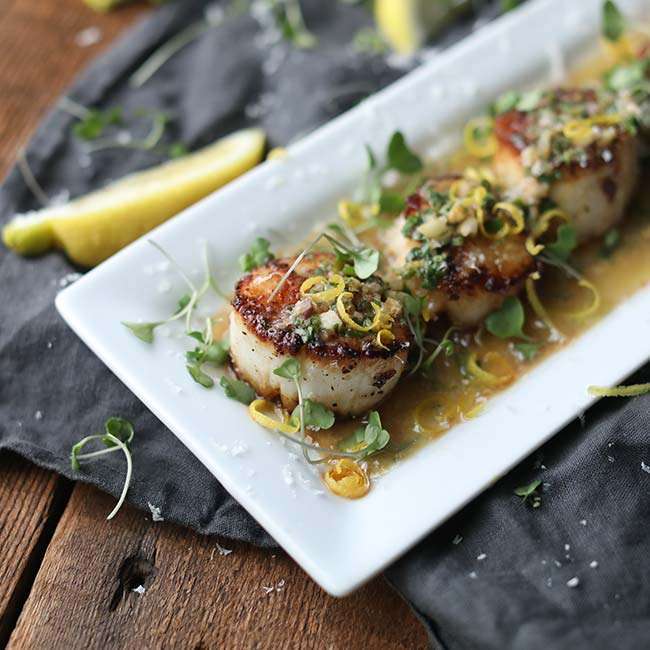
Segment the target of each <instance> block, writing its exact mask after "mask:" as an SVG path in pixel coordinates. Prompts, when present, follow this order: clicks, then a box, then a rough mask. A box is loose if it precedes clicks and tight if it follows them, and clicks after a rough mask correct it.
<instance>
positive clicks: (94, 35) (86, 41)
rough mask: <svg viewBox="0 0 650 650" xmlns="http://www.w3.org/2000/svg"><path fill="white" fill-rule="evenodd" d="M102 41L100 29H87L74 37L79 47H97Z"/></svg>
mask: <svg viewBox="0 0 650 650" xmlns="http://www.w3.org/2000/svg"><path fill="white" fill-rule="evenodd" d="M101 40H102V30H101V29H100V28H99V27H86V29H82V30H81V31H80V32H77V33H76V34H75V37H74V43H75V45H76V46H77V47H90V46H91V45H97V43H99V42H100V41H101Z"/></svg>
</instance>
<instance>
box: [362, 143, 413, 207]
mask: <svg viewBox="0 0 650 650" xmlns="http://www.w3.org/2000/svg"><path fill="white" fill-rule="evenodd" d="M366 153H367V156H368V171H367V172H366V177H365V180H364V183H363V185H362V187H361V192H360V196H359V199H360V200H361V201H363V202H365V203H370V204H375V203H376V204H378V205H379V209H380V211H381V212H382V213H386V214H398V213H399V212H401V211H402V209H403V208H404V201H405V199H404V197H406V196H408V195H409V194H412V193H413V192H414V191H415V189H417V187H418V185H419V184H420V183H421V172H422V169H423V167H424V165H423V164H422V160H421V159H420V157H419V156H418V155H417V154H416V153H415V152H414V151H413V150H412V149H411V148H410V147H409V146H408V144H407V142H406V138H405V137H404V134H403V133H402V132H401V131H395V133H393V135H392V136H391V138H390V140H389V142H388V146H387V148H386V156H385V158H386V162H385V164H384V165H380V164H379V163H378V161H377V156H376V155H375V152H374V151H373V150H372V148H371V147H370V146H369V145H366ZM390 170H393V171H397V172H399V173H400V174H403V175H405V176H412V178H411V179H410V181H409V183H408V184H407V186H406V187H405V188H404V190H403V192H402V193H401V194H398V193H397V192H391V191H388V190H385V189H384V188H383V186H382V182H381V179H382V176H383V175H384V173H385V172H387V171H390Z"/></svg>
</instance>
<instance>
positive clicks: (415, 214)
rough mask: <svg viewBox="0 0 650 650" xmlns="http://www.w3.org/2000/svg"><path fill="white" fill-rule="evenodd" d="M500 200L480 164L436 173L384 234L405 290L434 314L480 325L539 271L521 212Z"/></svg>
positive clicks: (429, 314) (427, 311)
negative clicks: (466, 170)
mask: <svg viewBox="0 0 650 650" xmlns="http://www.w3.org/2000/svg"><path fill="white" fill-rule="evenodd" d="M497 198H498V190H497V189H496V188H495V187H493V186H492V184H491V183H490V180H489V179H488V178H487V177H485V175H482V174H481V173H479V172H476V171H475V170H470V172H469V173H466V174H465V175H463V176H445V177H441V178H435V179H432V180H431V181H429V182H428V183H426V184H425V185H424V186H423V187H422V188H421V189H420V190H419V191H418V192H417V193H415V194H414V195H412V196H411V197H409V199H408V200H407V205H406V209H405V211H404V213H403V214H402V215H401V216H400V217H399V218H398V219H397V220H396V223H395V225H394V226H393V227H392V228H391V229H390V230H389V231H388V232H387V234H386V236H385V242H386V251H387V256H388V257H389V259H390V262H391V264H393V265H395V266H399V267H401V269H402V275H403V277H404V281H405V283H406V286H407V288H408V289H409V290H410V291H411V292H413V293H414V294H416V295H419V296H422V297H423V298H424V299H425V313H426V314H427V315H428V316H429V317H435V316H436V315H438V314H441V313H446V314H447V315H448V316H449V318H450V319H451V320H452V321H453V322H454V323H455V324H456V325H459V326H462V327H472V326H475V325H477V324H479V323H480V322H481V321H482V320H483V319H484V318H485V317H486V316H487V315H488V314H489V313H490V312H492V311H494V310H495V309H498V308H499V307H500V306H501V304H502V303H503V301H504V300H505V299H506V298H507V297H508V296H511V295H514V294H516V293H518V292H519V291H520V290H521V288H522V287H523V284H524V282H525V280H526V277H527V276H528V275H529V274H530V273H531V272H532V271H534V270H535V268H536V264H535V260H534V258H533V257H532V256H531V255H530V253H528V251H527V250H526V246H525V237H524V235H523V234H522V232H523V229H524V212H523V210H521V209H520V208H519V207H518V206H515V205H513V204H508V203H506V202H502V201H498V200H496V199H497Z"/></svg>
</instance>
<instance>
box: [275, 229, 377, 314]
mask: <svg viewBox="0 0 650 650" xmlns="http://www.w3.org/2000/svg"><path fill="white" fill-rule="evenodd" d="M330 229H332V227H331V226H330ZM343 232H344V231H343V229H341V228H340V227H338V226H337V233H343ZM322 239H325V240H327V241H328V242H329V243H330V244H331V246H332V247H333V248H334V252H335V253H336V254H337V256H338V257H339V259H340V261H342V262H345V261H349V262H351V263H352V266H353V268H354V272H355V275H356V276H357V277H358V278H359V279H360V280H366V279H367V278H369V277H370V276H371V275H372V274H373V273H374V272H375V271H376V270H377V267H378V266H379V251H378V250H376V249H375V248H371V247H369V246H363V245H362V244H361V243H360V242H359V241H358V240H356V242H355V241H347V242H345V243H344V242H342V241H340V240H339V239H337V238H335V237H333V236H332V235H330V234H329V233H327V232H321V233H320V234H319V235H318V236H317V237H315V238H314V239H313V240H312V241H311V242H310V243H309V244H308V245H307V247H306V248H305V249H304V250H303V251H302V252H301V253H300V255H298V257H296V259H295V260H294V261H293V264H291V266H290V267H289V268H288V269H287V271H286V273H285V274H284V275H283V276H282V277H281V278H280V281H279V282H278V283H277V284H276V285H275V288H274V289H273V291H272V292H271V294H270V295H269V298H268V301H269V302H271V301H272V300H273V298H275V296H276V295H277V294H278V292H279V291H280V289H282V287H283V286H284V283H285V282H286V281H287V279H288V278H289V277H290V276H291V274H292V273H293V272H294V271H295V270H296V268H298V265H299V264H300V263H301V262H302V261H303V259H305V257H306V256H307V255H308V254H309V253H310V252H311V251H312V250H313V248H314V247H315V246H316V245H317V244H318V243H319V242H320V241H321V240H322Z"/></svg>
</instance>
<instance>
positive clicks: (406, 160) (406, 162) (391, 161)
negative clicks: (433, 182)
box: [387, 131, 422, 174]
mask: <svg viewBox="0 0 650 650" xmlns="http://www.w3.org/2000/svg"><path fill="white" fill-rule="evenodd" d="M387 158H388V167H389V168H390V169H395V170H397V171H398V172H402V173H403V174H415V173H416V172H419V171H421V170H422V161H421V160H420V158H419V157H418V156H417V155H416V154H415V153H414V152H413V151H412V150H411V149H410V148H409V146H408V145H407V144H406V140H405V138H404V135H403V134H402V132H401V131H395V133H393V137H392V138H391V139H390V142H389V143H388V152H387Z"/></svg>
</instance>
